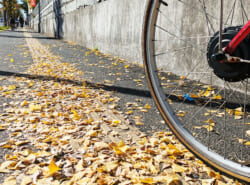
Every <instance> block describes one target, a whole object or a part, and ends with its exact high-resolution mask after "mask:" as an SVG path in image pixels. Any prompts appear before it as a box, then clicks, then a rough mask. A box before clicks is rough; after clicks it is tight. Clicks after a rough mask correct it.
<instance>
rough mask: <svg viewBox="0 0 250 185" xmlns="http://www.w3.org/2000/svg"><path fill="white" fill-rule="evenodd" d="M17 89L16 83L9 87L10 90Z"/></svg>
mask: <svg viewBox="0 0 250 185" xmlns="http://www.w3.org/2000/svg"><path fill="white" fill-rule="evenodd" d="M15 89H16V86H15V85H10V86H9V87H8V90H9V91H11V90H15Z"/></svg>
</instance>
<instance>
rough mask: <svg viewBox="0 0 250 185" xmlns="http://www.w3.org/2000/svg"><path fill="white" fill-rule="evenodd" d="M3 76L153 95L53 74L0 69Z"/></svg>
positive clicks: (147, 93)
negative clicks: (31, 73) (33, 73)
mask: <svg viewBox="0 0 250 185" xmlns="http://www.w3.org/2000/svg"><path fill="white" fill-rule="evenodd" d="M0 75H1V76H16V77H25V78H29V79H39V80H44V81H45V80H53V81H55V82H66V83H70V84H74V85H80V86H82V85H83V84H84V83H87V86H89V87H92V88H94V89H100V88H102V89H103V90H107V91H116V92H120V93H124V94H130V95H137V96H142V97H151V94H150V92H149V91H144V90H138V89H132V88H127V87H117V86H108V85H105V84H95V83H91V82H88V81H77V80H69V79H64V78H56V77H52V76H42V75H30V74H24V73H15V72H9V71H0Z"/></svg>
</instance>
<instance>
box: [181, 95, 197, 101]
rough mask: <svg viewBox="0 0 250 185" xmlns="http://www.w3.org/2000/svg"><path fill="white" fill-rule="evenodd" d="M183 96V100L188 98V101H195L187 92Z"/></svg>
mask: <svg viewBox="0 0 250 185" xmlns="http://www.w3.org/2000/svg"><path fill="white" fill-rule="evenodd" d="M183 98H184V99H185V100H188V101H195V99H194V98H191V97H190V95H189V94H185V95H184V96H183Z"/></svg>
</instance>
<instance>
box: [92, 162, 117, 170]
mask: <svg viewBox="0 0 250 185" xmlns="http://www.w3.org/2000/svg"><path fill="white" fill-rule="evenodd" d="M117 167H118V161H111V162H107V163H105V165H103V166H102V167H100V168H98V169H97V170H98V171H99V172H111V171H113V170H115V169H116V168H117Z"/></svg>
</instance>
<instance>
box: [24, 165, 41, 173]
mask: <svg viewBox="0 0 250 185" xmlns="http://www.w3.org/2000/svg"><path fill="white" fill-rule="evenodd" d="M38 170H41V168H40V167H39V166H35V167H33V168H32V169H30V170H29V171H28V172H26V173H27V175H33V174H34V173H36V172H37V171H38Z"/></svg>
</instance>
